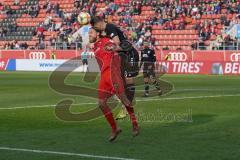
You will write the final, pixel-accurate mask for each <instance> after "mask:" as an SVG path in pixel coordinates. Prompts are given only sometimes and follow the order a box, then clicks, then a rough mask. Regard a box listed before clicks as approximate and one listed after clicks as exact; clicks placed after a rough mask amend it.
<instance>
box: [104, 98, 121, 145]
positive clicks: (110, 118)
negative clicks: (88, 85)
mask: <svg viewBox="0 0 240 160" xmlns="http://www.w3.org/2000/svg"><path fill="white" fill-rule="evenodd" d="M99 107H100V109H101V111H102V112H103V114H104V116H105V118H106V120H107V122H108V123H109V125H110V126H111V128H112V132H111V135H110V137H109V141H110V142H112V141H114V140H115V139H116V138H117V136H118V134H119V133H121V131H122V130H121V129H119V128H118V127H117V124H116V122H115V120H114V118H113V114H112V111H111V109H110V108H109V106H108V105H107V99H99Z"/></svg>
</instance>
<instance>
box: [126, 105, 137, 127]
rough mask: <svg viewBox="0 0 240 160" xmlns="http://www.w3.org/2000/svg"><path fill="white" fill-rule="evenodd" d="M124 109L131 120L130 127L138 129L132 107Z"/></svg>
mask: <svg viewBox="0 0 240 160" xmlns="http://www.w3.org/2000/svg"><path fill="white" fill-rule="evenodd" d="M125 107H126V109H127V112H128V114H129V116H130V118H131V121H132V125H133V127H134V128H138V123H137V119H136V117H135V114H134V109H133V107H130V106H125Z"/></svg>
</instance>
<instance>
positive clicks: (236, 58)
mask: <svg viewBox="0 0 240 160" xmlns="http://www.w3.org/2000/svg"><path fill="white" fill-rule="evenodd" d="M230 60H231V61H232V62H239V61H240V53H233V54H231V56H230Z"/></svg>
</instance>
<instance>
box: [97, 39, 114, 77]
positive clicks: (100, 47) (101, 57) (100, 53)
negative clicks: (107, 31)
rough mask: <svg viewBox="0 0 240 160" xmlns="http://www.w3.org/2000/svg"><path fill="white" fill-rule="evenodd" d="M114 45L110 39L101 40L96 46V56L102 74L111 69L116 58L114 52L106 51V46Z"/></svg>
mask: <svg viewBox="0 0 240 160" xmlns="http://www.w3.org/2000/svg"><path fill="white" fill-rule="evenodd" d="M113 45H114V43H113V42H112V41H111V40H110V39H109V38H101V39H99V40H98V41H97V42H96V43H95V44H94V55H95V58H96V59H97V62H98V65H99V67H100V70H101V72H104V71H105V70H106V69H110V65H111V63H112V58H113V56H114V52H113V51H108V50H106V49H105V48H106V46H113Z"/></svg>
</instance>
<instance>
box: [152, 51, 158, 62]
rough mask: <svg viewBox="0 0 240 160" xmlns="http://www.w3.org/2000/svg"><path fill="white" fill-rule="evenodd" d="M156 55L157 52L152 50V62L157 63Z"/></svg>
mask: <svg viewBox="0 0 240 160" xmlns="http://www.w3.org/2000/svg"><path fill="white" fill-rule="evenodd" d="M156 60H157V59H156V54H155V51H154V49H153V50H152V62H156Z"/></svg>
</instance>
